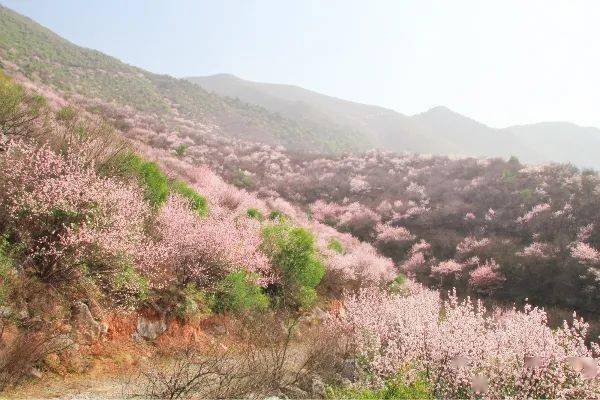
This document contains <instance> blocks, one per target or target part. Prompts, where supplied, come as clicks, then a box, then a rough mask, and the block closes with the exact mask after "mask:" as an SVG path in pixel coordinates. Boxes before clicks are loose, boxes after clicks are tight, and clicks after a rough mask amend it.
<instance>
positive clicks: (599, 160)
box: [505, 122, 600, 169]
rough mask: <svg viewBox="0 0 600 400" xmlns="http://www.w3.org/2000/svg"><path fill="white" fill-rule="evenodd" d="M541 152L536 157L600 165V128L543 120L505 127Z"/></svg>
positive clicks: (590, 166)
mask: <svg viewBox="0 0 600 400" xmlns="http://www.w3.org/2000/svg"><path fill="white" fill-rule="evenodd" d="M505 130H506V131H508V132H511V133H512V134H514V135H515V136H516V137H518V138H519V139H520V140H521V142H523V143H525V144H526V145H527V146H528V147H530V148H532V149H535V150H536V151H537V153H538V159H537V160H536V161H540V162H547V161H554V162H565V163H568V162H571V163H574V164H577V165H578V166H580V167H583V168H595V169H600V155H599V154H600V129H598V128H592V127H582V126H578V125H575V124H572V123H570V122H540V123H538V124H531V125H520V126H512V127H509V128H506V129H505Z"/></svg>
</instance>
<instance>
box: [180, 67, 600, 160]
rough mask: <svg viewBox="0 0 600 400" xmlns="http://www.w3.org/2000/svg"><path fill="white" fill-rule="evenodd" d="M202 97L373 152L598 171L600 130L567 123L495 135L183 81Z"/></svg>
mask: <svg viewBox="0 0 600 400" xmlns="http://www.w3.org/2000/svg"><path fill="white" fill-rule="evenodd" d="M188 79H189V80H190V81H191V82H194V83H196V84H198V85H200V86H201V87H202V88H204V89H206V90H207V91H210V92H213V93H215V94H218V95H221V96H228V97H231V98H237V99H239V100H241V101H243V102H247V103H251V104H255V105H258V106H261V107H264V108H266V109H267V110H269V111H272V112H275V113H278V114H280V115H281V116H283V117H285V118H289V119H292V120H295V121H299V122H304V123H307V122H310V123H312V124H316V125H318V126H322V127H323V129H326V127H330V128H331V127H333V128H337V129H342V130H343V129H348V130H356V131H358V132H360V133H361V134H363V135H365V137H366V138H367V140H368V141H369V143H371V144H372V145H373V146H374V147H377V148H384V149H388V150H392V151H409V152H417V153H433V154H449V155H469V156H498V157H504V158H506V157H510V156H511V155H514V156H517V157H519V158H520V159H522V160H523V161H526V162H532V163H539V162H550V161H552V162H571V163H574V164H576V165H578V166H580V167H592V168H600V157H599V156H598V151H599V149H600V130H599V129H597V128H591V127H589V128H588V127H581V126H578V125H575V124H572V123H568V122H541V123H538V124H531V125H521V126H511V127H508V128H504V129H495V128H491V127H489V126H486V125H485V124H483V123H480V122H478V121H475V120H473V119H470V118H468V117H465V116H463V115H461V114H458V113H456V112H454V111H452V110H450V109H448V108H446V107H442V106H438V107H434V108H432V109H430V110H428V111H426V112H423V113H421V114H416V115H412V116H408V115H404V114H401V113H399V112H396V111H393V110H390V109H386V108H383V107H378V106H372V105H366V104H359V103H355V102H351V101H346V100H341V99H338V98H335V97H330V96H326V95H323V94H320V93H316V92H313V91H310V90H307V89H303V88H301V87H297V86H291V85H282V84H272V83H260V82H251V81H247V80H243V79H240V78H238V77H236V76H233V75H229V74H218V75H212V76H205V77H193V78H188Z"/></svg>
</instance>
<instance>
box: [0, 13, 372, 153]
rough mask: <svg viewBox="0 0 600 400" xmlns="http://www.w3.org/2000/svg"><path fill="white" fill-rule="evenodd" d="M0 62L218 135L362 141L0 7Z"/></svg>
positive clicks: (323, 145) (343, 145) (332, 143)
mask: <svg viewBox="0 0 600 400" xmlns="http://www.w3.org/2000/svg"><path fill="white" fill-rule="evenodd" d="M0 65H1V66H2V68H3V69H5V70H8V71H10V72H11V73H13V74H14V73H21V74H23V75H25V76H26V77H28V78H30V79H32V80H33V81H35V82H40V83H44V84H47V85H49V86H51V87H54V88H56V89H59V90H61V91H63V92H66V93H72V94H79V95H83V96H86V97H89V98H98V99H101V100H103V101H107V102H115V103H117V104H120V105H123V106H131V107H134V108H135V109H137V110H139V111H145V112H152V113H157V114H158V115H166V114H178V115H182V116H185V117H187V118H192V119H195V120H198V121H201V122H204V123H206V124H212V125H214V126H215V129H217V131H218V132H219V133H220V134H221V135H224V136H230V137H239V138H245V139H252V140H260V141H263V142H267V143H272V144H282V145H285V146H287V147H289V148H292V149H297V150H310V151H315V150H321V151H329V152H335V151H342V150H353V149H361V148H362V149H364V148H366V146H367V145H368V142H366V141H364V140H363V139H362V138H361V137H360V136H358V135H356V134H354V133H353V131H351V130H340V129H336V128H333V127H320V126H314V125H313V124H310V123H307V124H305V125H303V124H302V123H299V122H296V121H292V120H289V119H286V118H282V117H281V116H279V115H277V114H275V113H273V112H269V111H267V110H266V109H264V108H262V107H257V106H251V105H249V104H246V103H242V102H239V101H234V100H232V99H228V98H224V97H220V96H217V95H214V94H210V93H208V92H206V91H205V90H203V89H201V88H199V87H198V86H196V85H193V84H191V83H189V82H187V81H185V80H180V79H175V78H172V77H169V76H166V75H157V74H153V73H150V72H148V71H144V70H142V69H139V68H136V67H133V66H130V65H127V64H124V63H122V62H120V61H119V60H117V59H115V58H113V57H110V56H107V55H105V54H102V53H100V52H98V51H95V50H90V49H85V48H81V47H79V46H76V45H74V44H72V43H70V42H68V41H67V40H65V39H63V38H61V37H59V36H58V35H56V34H54V33H53V32H51V31H50V30H48V29H46V28H44V27H42V26H41V25H39V24H37V23H36V22H34V21H32V20H30V19H28V18H26V17H23V16H21V15H19V14H17V13H15V12H13V11H11V10H9V9H7V8H4V7H0ZM321 128H322V129H321Z"/></svg>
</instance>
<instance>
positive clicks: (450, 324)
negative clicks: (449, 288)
mask: <svg viewBox="0 0 600 400" xmlns="http://www.w3.org/2000/svg"><path fill="white" fill-rule="evenodd" d="M328 328H329V329H331V330H332V331H334V332H337V333H338V334H340V335H342V334H345V335H348V336H349V337H350V338H351V340H352V343H353V344H354V349H355V352H356V356H357V360H359V365H360V368H361V370H362V372H364V374H363V376H362V377H363V379H364V380H366V383H370V384H372V385H375V386H378V385H381V384H382V382H383V381H384V380H385V379H387V378H390V377H393V376H395V375H396V374H397V373H398V372H399V371H404V372H405V374H406V371H410V370H412V371H414V370H415V369H416V370H417V371H422V372H423V373H424V374H425V376H426V378H427V380H428V381H429V382H430V383H431V385H432V386H433V391H434V395H435V397H438V398H486V399H487V398H489V399H497V398H505V397H506V396H507V395H508V394H510V396H511V397H514V398H596V397H597V395H598V393H600V381H599V380H598V379H597V378H594V377H595V376H596V375H597V373H598V367H599V365H598V359H594V358H593V357H598V356H599V355H600V346H598V344H596V343H592V344H591V346H589V347H588V346H586V344H585V343H586V341H585V337H586V335H587V329H588V325H587V324H586V323H585V322H583V321H582V320H580V319H577V318H574V320H573V323H572V324H571V325H568V324H567V323H566V322H565V323H564V326H563V327H562V328H559V329H556V330H553V329H551V328H550V327H549V326H548V325H547V316H546V313H545V312H544V310H543V309H539V308H534V307H531V306H529V305H526V306H525V307H524V309H523V310H522V311H518V310H516V309H514V308H513V309H509V310H500V309H496V310H488V309H486V308H485V307H484V306H483V305H482V304H481V303H479V302H477V303H474V302H473V301H471V300H470V299H468V298H467V299H466V300H464V301H459V299H458V298H457V296H456V295H455V294H450V296H449V299H448V300H447V301H445V302H442V301H441V300H440V297H439V294H438V293H437V292H435V291H431V290H427V289H424V288H422V287H419V286H417V285H414V284H411V285H409V293H408V294H392V293H386V292H383V291H380V290H377V289H365V290H362V291H360V292H359V293H357V294H355V295H348V296H347V297H346V299H345V301H344V309H343V312H340V313H339V315H337V316H331V318H330V320H329V321H328ZM590 360H591V361H590ZM405 376H406V378H407V379H409V380H410V379H412V377H414V376H415V375H414V374H410V373H408V374H406V375H405Z"/></svg>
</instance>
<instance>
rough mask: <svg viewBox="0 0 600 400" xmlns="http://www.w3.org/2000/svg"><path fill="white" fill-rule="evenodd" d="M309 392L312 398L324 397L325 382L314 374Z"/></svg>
mask: <svg viewBox="0 0 600 400" xmlns="http://www.w3.org/2000/svg"><path fill="white" fill-rule="evenodd" d="M310 392H311V394H312V396H313V397H314V398H320V399H322V398H325V396H326V394H327V392H326V390H325V383H323V380H322V379H321V377H320V376H314V377H313V378H312V382H311V388H310Z"/></svg>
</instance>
